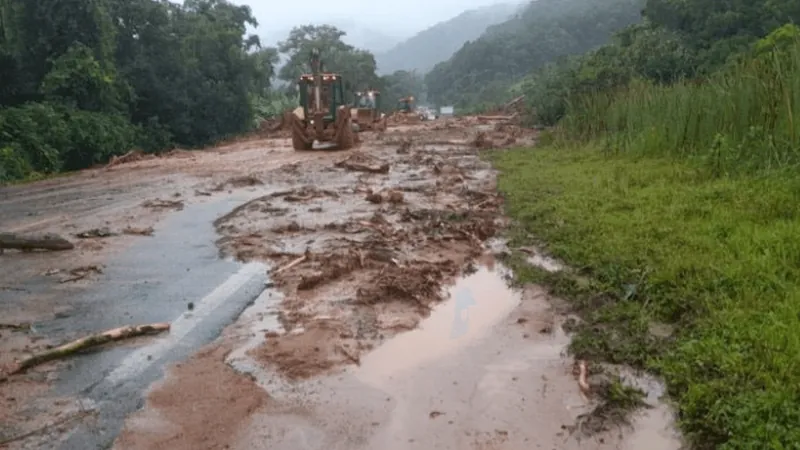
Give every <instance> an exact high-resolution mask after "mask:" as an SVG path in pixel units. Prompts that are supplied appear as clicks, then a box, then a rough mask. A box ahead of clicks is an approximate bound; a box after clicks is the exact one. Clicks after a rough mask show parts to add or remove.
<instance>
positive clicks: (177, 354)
mask: <svg viewBox="0 0 800 450" xmlns="http://www.w3.org/2000/svg"><path fill="white" fill-rule="evenodd" d="M243 201H244V198H237V197H230V198H227V199H222V200H220V201H217V202H214V203H206V204H197V205H193V206H190V207H187V209H185V210H184V211H181V212H177V213H174V214H172V215H170V216H169V217H168V218H167V219H166V220H164V221H163V222H162V223H160V224H159V226H158V227H157V228H156V232H155V235H154V236H153V237H152V238H149V239H142V240H140V241H139V243H137V245H135V246H132V247H131V248H129V249H128V250H126V251H125V252H123V253H122V254H120V255H118V256H117V257H116V258H114V259H112V260H110V261H108V263H107V266H106V269H105V271H104V273H103V274H102V275H101V276H100V277H99V278H98V280H97V282H96V283H95V284H94V286H95V287H93V288H91V289H89V290H88V291H87V292H86V293H85V294H83V295H80V296H77V297H71V298H68V299H66V300H65V301H66V302H68V303H69V304H70V307H71V308H72V309H71V311H70V313H69V315H68V316H66V317H63V316H61V317H59V318H56V319H54V320H52V321H50V322H46V323H40V324H37V328H38V330H37V331H38V332H40V333H41V334H43V335H46V336H67V335H83V334H86V333H92V332H96V331H98V330H104V329H108V328H114V327H118V326H121V325H126V324H142V323H152V322H171V323H172V329H171V331H170V332H169V334H165V335H162V336H159V337H156V338H154V339H152V340H149V341H147V342H149V344H147V345H145V346H141V347H138V348H137V347H132V346H120V347H113V348H109V349H106V350H104V351H101V352H95V353H90V354H87V355H85V356H81V357H79V358H74V359H72V360H71V364H72V365H71V367H69V368H68V369H66V370H65V371H63V372H62V373H60V375H59V379H58V381H57V382H56V384H55V386H54V388H53V392H52V395H55V396H59V397H77V398H79V399H82V400H83V403H84V404H91V405H94V407H95V408H97V411H98V412H99V414H98V417H99V419H98V421H96V422H95V421H93V422H92V423H90V424H87V425H83V426H82V427H81V428H79V429H77V430H76V431H75V432H74V433H72V434H71V436H70V437H69V438H68V439H67V440H66V442H65V443H63V445H61V446H60V447H59V448H63V449H76V450H78V449H80V450H88V449H95V448H107V447H109V446H110V445H111V444H112V443H113V441H114V439H115V437H116V436H117V434H118V433H119V431H120V430H121V427H122V424H123V420H124V418H125V417H126V416H127V415H128V414H129V413H131V412H133V411H135V410H136V409H138V408H139V407H141V405H142V404H143V393H144V391H145V390H146V389H147V388H148V386H149V385H150V384H151V383H152V382H154V381H156V380H157V379H159V378H160V377H161V376H162V375H163V372H164V367H165V366H167V365H169V364H171V363H174V362H176V361H180V360H182V359H185V358H186V357H188V356H189V355H190V354H192V353H193V352H194V351H196V350H197V349H198V348H199V347H201V346H202V345H204V344H207V343H209V342H211V341H212V340H213V339H214V338H216V337H217V336H218V335H219V333H220V332H221V330H222V329H223V327H224V326H226V325H228V324H229V323H231V322H232V321H233V320H234V319H235V318H236V317H237V316H238V315H239V314H240V313H241V312H242V311H243V310H244V309H245V308H246V307H247V305H249V304H250V303H252V301H253V300H254V299H255V298H256V297H257V296H258V295H259V294H260V293H261V292H262V291H263V290H264V286H265V283H266V281H267V279H266V267H264V266H263V265H260V264H244V265H243V264H239V263H236V262H232V261H225V260H222V259H220V258H219V252H218V249H217V247H216V245H215V243H214V242H215V240H216V239H217V235H216V234H215V232H214V229H213V225H212V223H213V221H214V219H216V218H217V217H218V216H220V215H222V214H224V213H226V212H228V211H230V210H231V209H232V208H234V207H235V206H236V205H237V204H239V203H241V202H243ZM190 302H192V303H193V308H192V310H191V311H190V310H189V308H188V304H189V303H190Z"/></svg>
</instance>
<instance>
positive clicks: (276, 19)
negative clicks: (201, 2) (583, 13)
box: [232, 0, 504, 37]
mask: <svg viewBox="0 0 800 450" xmlns="http://www.w3.org/2000/svg"><path fill="white" fill-rule="evenodd" d="M232 1H233V2H234V3H237V4H240V5H249V6H250V8H251V9H252V10H253V14H254V15H255V16H256V19H258V23H259V29H258V34H259V35H262V36H264V35H268V34H270V31H272V32H274V31H276V30H284V29H287V28H291V27H292V26H294V25H300V24H303V23H308V22H314V23H320V22H323V21H325V20H326V19H327V20H346V21H353V22H356V23H358V24H359V25H362V26H367V27H370V28H375V29H377V30H379V31H382V32H384V33H386V34H388V35H394V36H397V37H407V36H410V35H412V34H414V33H416V32H417V31H421V30H423V29H425V28H427V27H429V26H431V25H433V24H435V23H437V22H441V21H443V20H447V19H449V18H451V17H454V16H457V15H458V14H459V13H461V12H463V11H466V10H468V9H473V8H477V7H480V6H486V5H491V4H495V3H504V2H503V1H502V0H394V1H379V0H372V1H370V0H338V1H336V0H301V1H291V0H232Z"/></svg>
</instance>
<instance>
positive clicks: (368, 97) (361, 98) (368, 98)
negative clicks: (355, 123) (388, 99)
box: [355, 89, 381, 109]
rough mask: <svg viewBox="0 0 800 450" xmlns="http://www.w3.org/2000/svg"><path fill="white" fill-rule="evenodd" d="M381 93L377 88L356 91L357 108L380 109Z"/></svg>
mask: <svg viewBox="0 0 800 450" xmlns="http://www.w3.org/2000/svg"><path fill="white" fill-rule="evenodd" d="M380 100H381V93H380V91H377V90H375V89H369V90H366V91H364V92H356V102H355V103H356V108H359V109H361V108H364V109H380V107H381V105H380Z"/></svg>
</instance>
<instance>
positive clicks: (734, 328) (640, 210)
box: [495, 146, 800, 449]
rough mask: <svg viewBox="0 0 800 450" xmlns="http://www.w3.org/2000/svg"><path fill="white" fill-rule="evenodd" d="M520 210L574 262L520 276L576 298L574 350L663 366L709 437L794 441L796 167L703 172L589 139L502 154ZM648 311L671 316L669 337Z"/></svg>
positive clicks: (755, 443)
mask: <svg viewBox="0 0 800 450" xmlns="http://www.w3.org/2000/svg"><path fill="white" fill-rule="evenodd" d="M495 163H496V165H497V167H498V168H499V169H500V170H501V177H500V180H499V187H500V190H501V191H502V192H503V193H504V194H505V195H506V198H507V208H508V213H509V214H510V215H511V217H512V218H514V219H516V221H517V222H518V229H516V230H515V232H514V233H513V234H514V239H513V240H512V245H522V244H527V243H529V241H531V239H532V237H531V236H533V237H535V239H536V241H537V242H544V243H546V246H547V249H548V251H549V252H550V253H551V254H553V255H554V256H556V257H558V258H560V259H562V260H564V261H565V262H566V263H568V264H569V265H570V266H571V267H573V268H575V273H574V274H572V275H549V276H543V275H542V274H541V273H540V272H537V271H532V270H530V269H524V268H523V267H521V266H517V268H519V269H520V271H518V276H519V277H520V278H521V281H534V282H546V283H548V284H550V285H551V286H552V287H554V289H555V290H556V291H557V293H559V294H562V295H565V296H567V297H568V298H572V299H573V300H574V301H575V305H576V308H578V310H579V311H580V312H582V313H583V316H584V318H585V319H586V320H587V322H586V324H584V325H582V326H580V327H579V329H578V333H577V336H576V339H575V341H574V344H573V350H574V351H575V352H576V353H579V354H581V356H582V357H588V358H602V359H605V360H611V361H613V362H625V363H630V364H632V365H634V366H639V367H646V368H649V369H652V370H655V371H657V372H659V373H660V374H662V375H663V376H664V377H665V379H666V381H667V383H668V386H669V388H670V392H671V394H672V395H673V396H674V398H675V399H676V400H677V403H678V405H679V410H680V415H681V419H682V428H683V430H684V431H685V432H686V433H687V435H689V436H690V437H691V438H693V439H694V441H695V442H696V443H699V444H704V445H702V447H709V448H716V447H717V446H719V447H718V448H775V449H783V448H797V447H796V446H797V445H798V443H800V426H798V424H800V284H798V281H800V202H798V199H800V177H798V176H797V175H796V174H795V173H794V172H792V171H786V172H785V173H783V172H781V173H778V172H772V173H770V174H769V175H768V176H756V175H751V176H742V177H738V178H729V177H717V178H712V177H709V176H708V174H707V172H706V171H705V170H700V169H697V168H694V167H693V166H689V165H686V164H680V163H675V162H674V161H673V160H669V159H650V158H640V159H638V160H637V159H634V158H629V157H608V156H605V155H603V152H601V151H600V150H599V149H598V148H597V147H594V146H588V147H580V146H579V147H573V148H557V147H549V148H546V149H535V150H518V151H510V152H505V153H501V154H498V156H497V157H496V161H495ZM653 323H667V324H673V325H675V326H676V332H675V333H674V334H673V335H672V336H670V337H663V336H662V337H658V336H656V335H654V334H652V333H650V327H651V325H652V324H653Z"/></svg>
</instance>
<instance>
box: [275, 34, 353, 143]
mask: <svg viewBox="0 0 800 450" xmlns="http://www.w3.org/2000/svg"><path fill="white" fill-rule="evenodd" d="M298 88H299V90H300V105H299V106H298V107H297V108H296V109H295V110H294V111H291V112H288V113H287V121H288V123H289V124H290V125H291V129H292V147H294V149H295V150H311V149H313V146H314V141H315V140H316V141H317V142H320V143H328V142H330V143H333V144H335V147H334V148H333V149H336V150H347V149H349V148H352V147H353V146H354V145H355V144H356V143H357V142H358V136H357V135H356V133H355V130H354V129H353V123H352V119H351V117H350V107H349V106H348V105H347V103H346V102H345V99H344V86H343V83H342V77H341V76H340V75H339V74H337V73H332V72H325V71H324V69H323V63H322V60H321V59H320V53H319V50H318V49H314V50H312V52H311V73H308V74H303V75H300V80H299V82H298Z"/></svg>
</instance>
